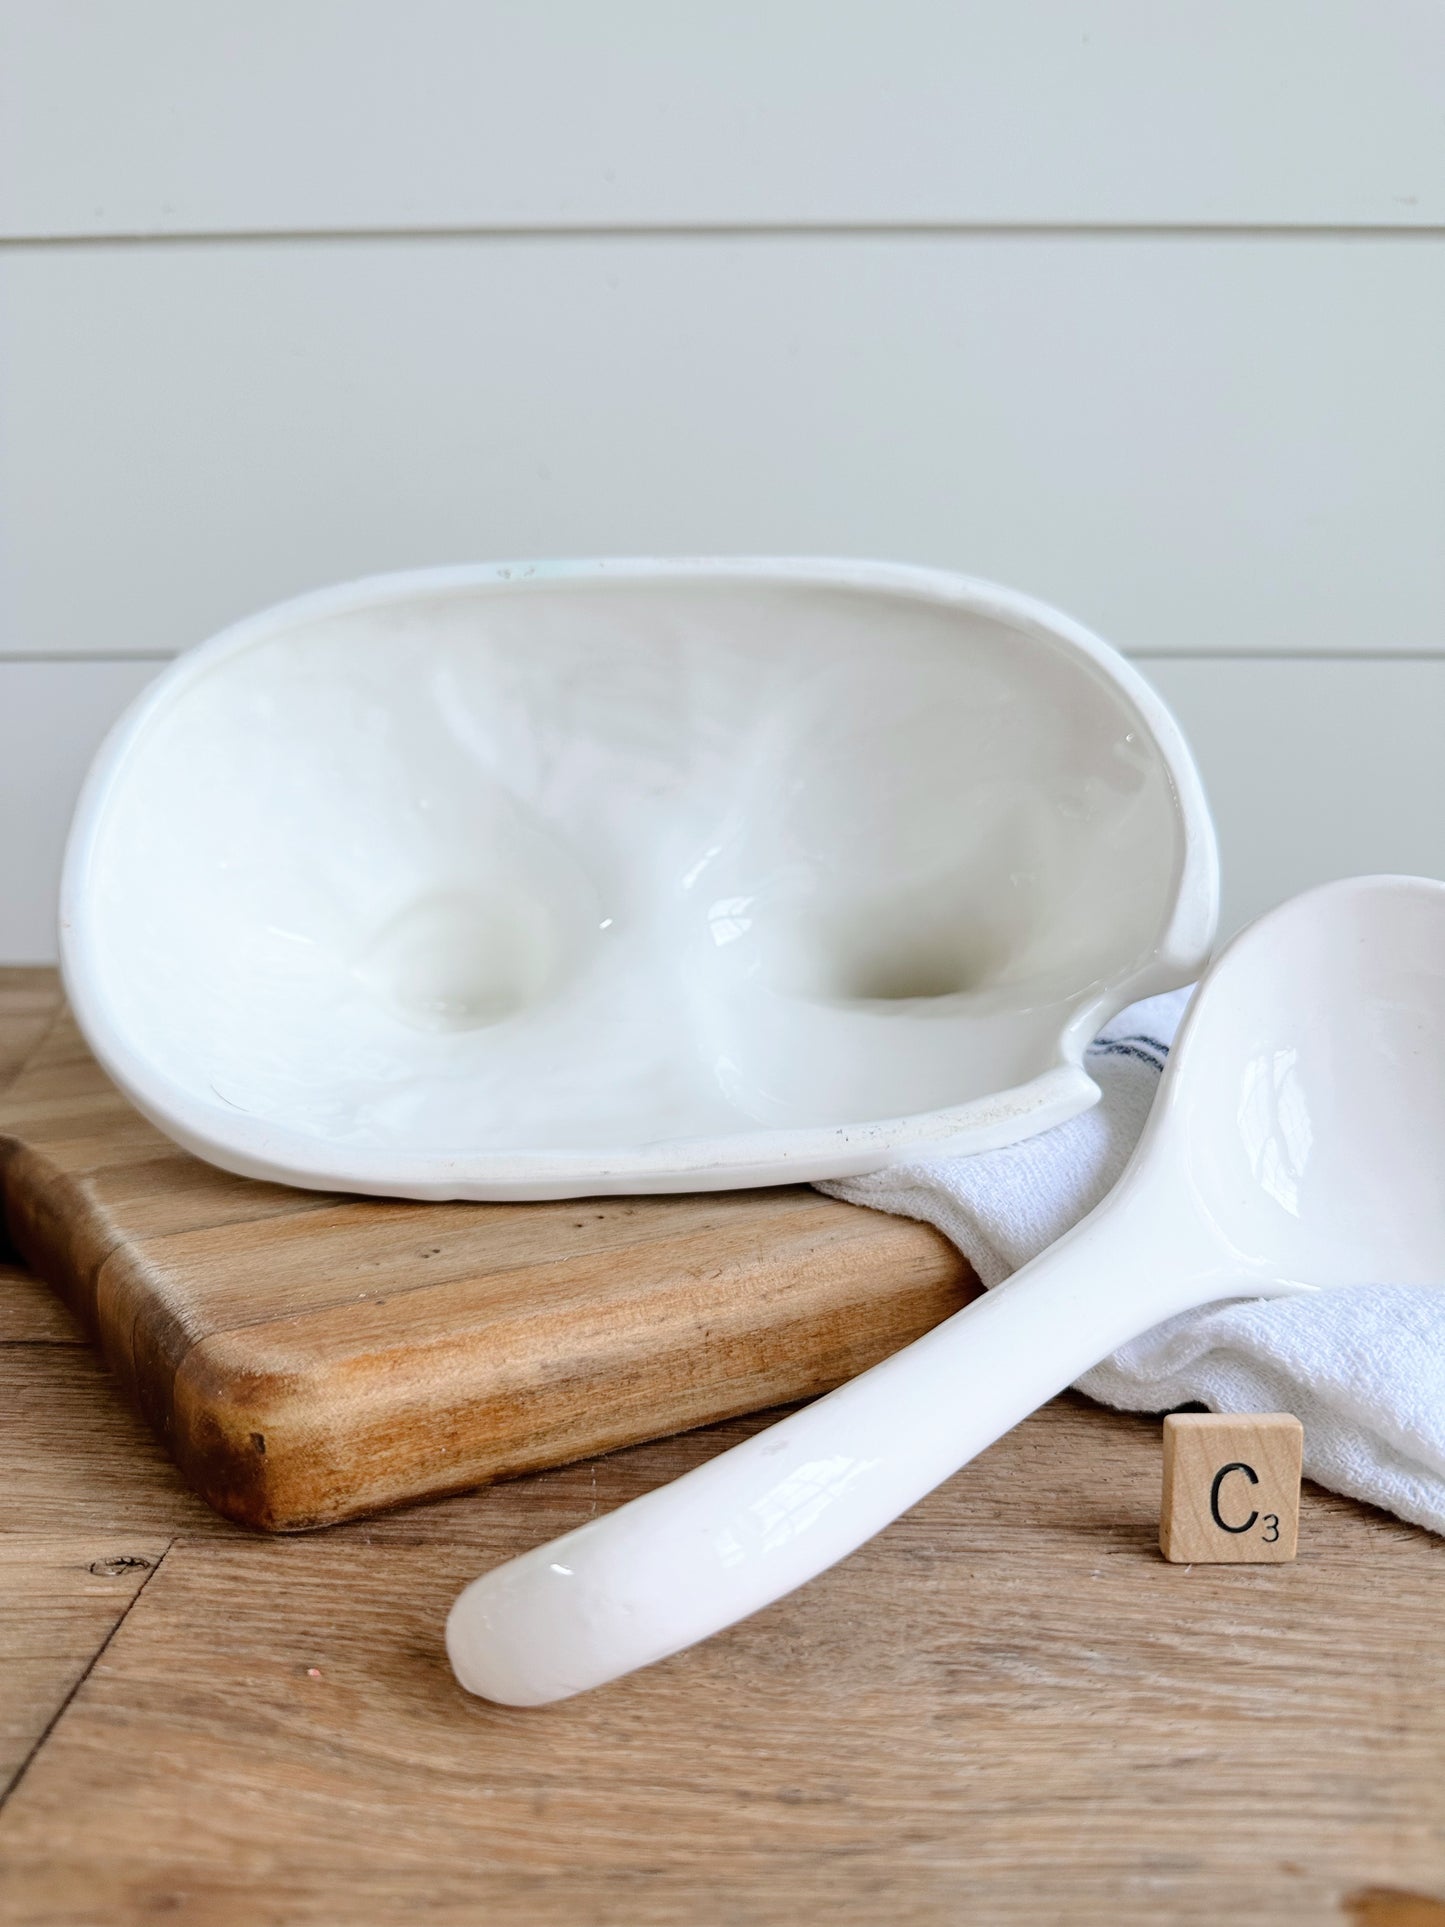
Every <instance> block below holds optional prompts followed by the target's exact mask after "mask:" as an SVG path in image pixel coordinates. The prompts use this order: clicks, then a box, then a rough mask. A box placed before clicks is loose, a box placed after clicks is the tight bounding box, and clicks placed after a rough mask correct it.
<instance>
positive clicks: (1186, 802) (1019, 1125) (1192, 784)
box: [59, 556, 1219, 1202]
mask: <svg viewBox="0 0 1445 1927" xmlns="http://www.w3.org/2000/svg"><path fill="white" fill-rule="evenodd" d="M604 577H606V578H611V579H614V580H630V581H641V580H646V579H648V578H657V577H662V578H672V579H686V578H689V577H696V578H701V579H707V578H712V579H717V578H720V577H733V578H740V579H744V580H752V581H758V582H775V583H788V582H797V583H802V584H812V585H821V586H825V587H832V588H845V589H846V588H859V589H875V590H882V591H889V592H892V593H894V594H903V595H914V596H918V597H920V598H922V599H924V600H927V601H930V602H934V603H954V604H957V605H959V606H961V607H962V608H965V609H967V610H969V611H971V612H972V613H975V614H978V615H982V616H984V617H990V618H993V619H995V620H998V621H1000V622H1002V623H1004V624H1006V625H1008V626H1010V627H1012V628H1015V629H1018V630H1021V631H1023V632H1025V633H1028V634H1032V635H1036V636H1041V637H1044V638H1047V639H1049V640H1051V641H1054V642H1062V643H1064V644H1065V645H1066V646H1068V647H1069V648H1071V649H1072V650H1074V651H1075V652H1076V653H1078V654H1079V655H1080V656H1082V657H1084V658H1085V659H1086V660H1088V661H1090V662H1092V663H1094V664H1095V665H1096V666H1098V667H1099V668H1101V669H1102V670H1103V671H1104V673H1105V674H1106V675H1107V676H1108V678H1109V679H1110V680H1111V681H1112V682H1113V684H1114V685H1115V686H1116V687H1117V688H1118V689H1119V690H1120V691H1121V692H1122V694H1123V695H1124V696H1125V697H1126V698H1127V699H1128V700H1129V702H1130V703H1132V704H1133V706H1134V708H1135V709H1136V710H1137V711H1138V713H1139V715H1140V717H1141V719H1142V720H1143V722H1144V723H1145V725H1146V726H1147V728H1148V729H1149V731H1150V733H1151V735H1152V736H1153V739H1154V742H1155V744H1156V746H1157V748H1158V751H1159V754H1160V757H1161V758H1162V760H1163V763H1164V766H1165V769H1166V771H1167V774H1168V778H1169V783H1170V787H1171V790H1172V793H1173V797H1174V801H1175V804H1176V807H1177V810H1178V814H1179V822H1180V828H1181V842H1180V862H1179V869H1178V873H1177V876H1176V879H1175V890H1174V904H1173V911H1172V914H1171V915H1170V918H1169V921H1168V923H1167V925H1166V927H1165V929H1164V930H1163V932H1162V933H1161V935H1160V938H1159V940H1158V943H1157V946H1156V948H1155V951H1154V953H1153V955H1152V956H1151V957H1150V959H1149V960H1148V961H1147V962H1146V963H1145V964H1143V965H1141V966H1140V968H1139V969H1138V970H1136V971H1135V972H1133V973H1132V974H1131V975H1130V976H1129V977H1127V978H1126V979H1124V980H1122V981H1121V982H1119V983H1117V984H1115V985H1113V986H1110V987H1109V988H1107V989H1106V990H1104V991H1102V992H1101V993H1100V995H1099V996H1098V997H1097V998H1096V999H1094V1000H1093V1001H1092V1002H1090V1003H1088V1004H1085V1005H1084V1006H1082V1007H1081V1008H1080V1009H1079V1010H1078V1011H1076V1012H1075V1014H1074V1016H1073V1018H1072V1020H1071V1021H1070V1022H1069V1024H1068V1025H1067V1026H1066V1028H1065V1029H1064V1030H1063V1031H1062V1033H1061V1035H1060V1038H1059V1047H1058V1058H1057V1062H1056V1063H1055V1064H1054V1065H1052V1066H1051V1067H1050V1068H1049V1069H1047V1070H1045V1071H1043V1072H1041V1073H1040V1074H1039V1075H1038V1076H1036V1077H1034V1078H1031V1079H1030V1080H1028V1081H1027V1082H1026V1083H1024V1084H1020V1085H1017V1086H1015V1087H1013V1088H1011V1089H1008V1090H1004V1091H1000V1092H996V1093H991V1094H990V1095H988V1096H987V1097H982V1098H975V1099H973V1100H971V1101H969V1102H967V1103H963V1104H959V1105H956V1106H951V1107H947V1108H944V1109H940V1110H933V1111H927V1112H921V1113H916V1114H913V1115H909V1116H903V1117H893V1118H886V1119H882V1120H878V1121H872V1122H867V1123H855V1124H846V1125H838V1126H827V1125H820V1126H809V1127H802V1128H795V1127H778V1126H766V1125H760V1126H757V1127H756V1128H754V1129H751V1130H744V1131H738V1132H730V1133H728V1134H727V1135H726V1136H723V1137H715V1138H704V1137H690V1138H681V1139H676V1140H673V1141H671V1142H668V1141H662V1142H654V1143H651V1144H647V1145H639V1146H634V1147H630V1148H628V1149H626V1150H616V1151H614V1150H577V1151H546V1152H542V1151H536V1152H519V1153H505V1154H502V1153H497V1152H495V1151H487V1152H478V1153H469V1154H466V1155H452V1154H447V1153H439V1152H427V1151H416V1152H397V1151H395V1150H386V1151H376V1152H370V1151H366V1150H359V1149H357V1148H355V1147H350V1146H348V1147H346V1148H345V1150H344V1152H341V1148H340V1147H336V1146H331V1145H327V1144H324V1143H318V1142H317V1141H316V1140H315V1139H314V1138H312V1137H309V1136H307V1135H306V1134H304V1133H301V1132H297V1131H294V1130H290V1129H282V1128H276V1127H272V1126H268V1125H267V1124H266V1123H265V1122H264V1121H263V1120H260V1119H251V1118H244V1117H238V1118H234V1119H228V1125H229V1127H230V1131H231V1136H230V1137H229V1138H228V1139H226V1140H221V1139H218V1138H217V1137H216V1136H215V1135H214V1133H213V1131H212V1130H211V1128H210V1126H209V1121H208V1118H207V1114H206V1109H205V1107H204V1106H202V1105H199V1104H197V1103H195V1102H193V1101H192V1100H191V1099H190V1098H189V1097H188V1096H187V1094H185V1093H183V1092H177V1091H176V1089H175V1087H174V1085H173V1084H172V1083H171V1082H170V1081H169V1080H167V1079H164V1078H160V1077H157V1076H156V1075H155V1074H154V1073H153V1071H152V1069H151V1067H150V1065H149V1064H148V1062H147V1061H146V1060H145V1059H144V1058H143V1057H142V1056H141V1054H140V1053H138V1052H135V1051H133V1050H132V1049H131V1048H130V1047H129V1046H128V1045H127V1044H126V1042H125V1041H124V1040H123V1039H122V1038H120V1037H119V1036H117V1035H116V1034H115V1031H114V1026H113V1024H112V1023H111V1022H110V1019H109V1017H108V1014H107V1010H106V1003H105V997H104V993H103V990H102V987H101V986H102V972H101V970H100V967H99V965H98V962H97V960H96V954H95V947H94V946H95V938H94V935H93V933H92V931H91V930H90V929H89V927H88V925H87V920H86V916H85V903H86V896H87V881H88V876H89V872H90V866H91V863H92V860H93V857H94V853H95V846H96V841H97V837H98V834H99V830H100V826H101V824H102V822H103V820H104V816H105V811H106V805H107V802H108V799H109V796H110V793H111V790H112V786H113V785H114V784H115V782H116V780H117V778H118V776H119V774H120V772H121V769H122V767H123V765H124V763H125V761H126V758H127V757H128V755H129V753H130V751H131V748H132V746H133V745H134V744H135V742H136V741H137V739H138V738H139V736H140V735H141V734H142V732H143V731H144V729H145V728H146V726H147V724H148V723H149V722H150V720H151V718H152V716H153V714H154V713H155V712H156V711H157V710H158V709H159V708H160V707H161V706H162V705H164V704H166V703H169V702H170V701H171V700H172V699H173V698H174V697H175V696H176V695H177V693H178V692H179V691H180V690H182V689H183V688H184V687H186V686H187V685H188V684H189V683H191V682H194V681H196V680H198V679H199V678H200V677H202V676H205V675H207V674H208V673H210V671H211V670H212V669H214V668H215V667H216V666H217V665H218V664H219V663H221V662H222V661H224V660H226V659H227V658H228V657H229V656H232V655H235V654H238V653H240V652H241V651H243V650H245V649H248V648H251V647H253V646H254V645H256V644H257V643H260V642H264V641H267V640H270V639H272V638H274V637H276V636H278V635H280V634H282V633H284V632H285V631H286V630H288V629H290V628H292V627H293V626H294V625H295V624H296V623H298V622H301V621H308V622H309V621H317V620H322V619H325V618H328V617H333V616H338V615H343V614H347V613H350V612H352V611H355V610H358V609H365V608H374V607H377V606H379V605H382V604H385V603H388V602H401V601H406V600H408V599H410V598H413V597H416V596H418V595H426V594H433V593H436V592H447V591H454V590H467V589H476V588H485V587H487V586H489V585H493V584H495V585H496V586H498V587H499V588H501V587H505V586H508V585H515V584H516V583H518V582H519V580H522V579H526V580H530V581H534V582H536V581H548V580H551V581H561V580H569V579H570V580H576V579H579V578H584V579H585V578H604ZM1218 913H1219V861H1218V850H1217V844H1216V840H1215V834H1214V826H1213V823H1212V820H1211V818H1210V814H1209V808H1208V804H1207V802H1206V800H1205V796H1204V790H1203V785H1202V784H1201V782H1200V779H1199V775H1198V772H1197V770H1196V769H1195V767H1194V763H1193V759H1192V757H1191V755H1190V753H1189V750H1188V747H1187V745H1186V743H1185V741H1184V737H1183V734H1182V732H1181V731H1180V729H1179V726H1178V724H1177V723H1176V722H1175V721H1174V718H1173V716H1172V715H1171V714H1170V712H1169V710H1168V709H1167V707H1166V706H1165V704H1164V702H1163V701H1162V699H1161V698H1160V697H1159V696H1158V695H1157V694H1156V693H1155V692H1154V690H1153V689H1152V688H1151V687H1150V686H1149V684H1148V683H1147V682H1146V681H1145V680H1144V678H1143V677H1142V676H1140V675H1139V674H1138V672H1137V671H1136V670H1135V669H1134V668H1133V667H1132V665H1131V664H1130V663H1129V662H1127V661H1126V660H1125V658H1124V657H1122V656H1121V655H1120V654H1119V653H1118V652H1117V651H1116V650H1114V649H1112V648H1111V647H1110V646H1109V645H1108V644H1107V643H1105V642H1103V641H1102V640H1101V639H1100V638H1099V637H1097V636H1095V635H1094V634H1093V633H1092V632H1091V631H1090V630H1088V629H1086V628H1084V627H1083V625H1082V624H1080V623H1078V622H1075V621H1074V620H1073V619H1072V618H1071V617H1069V616H1067V615H1065V614H1063V613H1062V612H1061V611H1059V610H1056V609H1053V608H1051V607H1050V606H1049V605H1047V604H1045V603H1043V602H1040V601H1037V600H1035V599H1034V598H1033V597H1030V596H1026V595H1023V594H1021V593H1019V592H1018V591H1015V590H1012V589H1007V588H1003V587H1001V586H999V585H997V584H995V583H991V582H985V581H980V580H978V579H976V578H973V577H969V576H964V575H960V574H956V573H954V572H953V571H950V570H941V569H930V568H922V567H915V566H912V565H908V564H900V563H886V562H874V561H855V560H851V559H849V560H831V559H827V558H814V557H786V558H778V557H766V556H765V557H722V558H710V557H686V558H608V559H602V560H589V561H542V562H510V563H507V562H499V563H483V564H464V565H460V566H456V567H447V568H431V569H418V570H408V571H404V572H400V573H395V574H386V575H378V576H368V577H363V578H360V579H358V580H355V581H351V582H346V583H341V584H337V585H335V586H333V587H328V588H325V589H321V590H317V591H313V592H311V593H309V594H305V595H302V596H298V597H294V598H292V599H291V600H289V601H287V602H284V603H279V604H276V605H274V606H272V607H271V608H268V609H266V610H263V611H262V612H261V613H259V614H257V615H254V616H251V617H248V618H246V619H244V620H243V621H241V622H238V623H235V624H233V625H232V626H230V627H229V628H227V629H225V630H223V631H221V632H220V633H219V634H218V635H216V636H214V637H212V638H210V639H209V640H208V641H206V642H203V643H201V644H198V645H196V646H195V647H194V648H191V649H189V650H187V651H186V652H185V653H184V654H183V655H181V656H180V657H178V658H177V659H176V660H175V661H174V662H173V663H172V664H171V665H170V666H169V667H168V668H167V669H166V670H165V671H163V672H162V674H161V676H160V677H159V678H158V679H157V680H156V682H154V683H153V684H151V685H150V686H149V687H148V688H147V689H145V690H144V691H142V693H141V694H140V696H139V697H138V698H137V699H136V701H135V702H134V703H133V704H132V705H131V706H130V708H129V709H128V710H127V711H126V712H125V713H124V714H123V715H122V716H121V718H120V719H119V721H118V722H117V723H116V724H115V726H114V727H113V728H112V730H111V731H110V733H109V735H108V736H107V737H106V739H105V740H104V742H103V743H102V745H101V747H100V750H99V751H98V752H97V754H96V756H95V759H94V761H93V762H92V764H91V767H90V770H89V773H88V774H87V777H86V779H85V782H84V784H83V786H82V789H81V793H80V798H79V801H78V803H77V805H76V810H75V815H74V818H73V820H72V824H71V829H70V835H69V839H68V842H67V845H66V851H65V861H64V867H63V872H62V878H61V890H60V929H59V943H60V964H61V975H62V979H63V982H64V986H65V990H66V995H67V997H68V999H69V1002H70V1006H71V1009H72V1011H73V1012H74V1015H75V1018H76V1021H77V1022H78V1024H79V1025H80V1028H81V1031H82V1033H83V1034H84V1036H85V1038H86V1040H87V1042H88V1043H89V1045H90V1048H91V1050H92V1051H93V1052H94V1054H95V1056H96V1058H97V1060H98V1061H99V1063H100V1064H101V1066H102V1068H103V1069H104V1070H105V1071H106V1072H107V1074H108V1075H109V1076H110V1077H111V1078H112V1079H113V1081H114V1082H115V1083H116V1085H117V1086H118V1087H119V1088H120V1090H121V1091H122V1092H123V1093H124V1094H125V1096H126V1097H127V1098H129V1100H130V1101H131V1103H133V1104H134V1105H135V1107H136V1109H137V1110H139V1111H140V1112H141V1113H142V1115H143V1116H145V1117H146V1118H148V1119H149V1120H150V1121H151V1122H152V1123H153V1124H155V1125H156V1126H157V1127H158V1128H159V1129H160V1130H162V1131H164V1132H165V1133H166V1135H167V1136H168V1137H170V1138H172V1139H173V1140H174V1141H175V1142H176V1143H178V1144H180V1145H181V1146H182V1147H183V1148H184V1149H185V1150H188V1151H191V1152H193V1153H194V1154H195V1155H196V1156H197V1157H200V1158H203V1159H205V1160H206V1161H207V1162H208V1163H211V1164H214V1165H217V1166H219V1167H220V1168H221V1169H223V1170H228V1171H232V1172H235V1173H236V1174H237V1175H239V1176H242V1177H248V1178H255V1179H259V1180H262V1181H266V1182H271V1183H278V1184H290V1185H301V1186H305V1187H308V1188H313V1189H318V1190H335V1191H348V1192H359V1193H363V1194H367V1195H371V1196H380V1197H406V1198H416V1199H423V1200H430V1201H442V1200H448V1199H456V1200H471V1201H477V1202H482V1201H505V1200H513V1201H526V1200H540V1199H553V1198H567V1197H585V1196H608V1195H626V1194H629V1193H661V1192H682V1191H710V1190H730V1189H739V1188H750V1187H757V1186H763V1185H774V1184H796V1183H807V1182H810V1181H813V1180H817V1179H832V1178H843V1177H854V1176H860V1175H863V1174H865V1173H867V1172H871V1171H877V1170H881V1169H884V1168H885V1167H887V1166H889V1165H892V1164H896V1163H900V1162H902V1161H904V1160H905V1159H918V1158H930V1157H933V1158H936V1157H947V1156H957V1155H961V1154H964V1153H972V1152H978V1151H991V1150H997V1149H1000V1148H1001V1147H1003V1146H1005V1145H1008V1144H1013V1143H1017V1142H1019V1141H1020V1140H1022V1139H1024V1138H1028V1137H1032V1136H1035V1135H1036V1134H1037V1133H1039V1132H1041V1131H1045V1130H1048V1129H1050V1128H1052V1127H1053V1126H1054V1125H1056V1124H1061V1123H1064V1122H1066V1121H1067V1120H1068V1119H1069V1118H1071V1117H1074V1116H1077V1115H1078V1114H1079V1113H1080V1112H1082V1111H1084V1110H1087V1109H1089V1108H1090V1107H1091V1106H1092V1105H1093V1104H1095V1103H1096V1102H1097V1101H1098V1097H1099V1091H1098V1087H1097V1086H1096V1085H1095V1084H1094V1082H1093V1080H1092V1079H1091V1078H1090V1077H1089V1076H1088V1074H1087V1073H1086V1072H1085V1070H1084V1068H1083V1054H1084V1050H1085V1048H1086V1046H1087V1045H1088V1043H1089V1042H1090V1041H1091V1039H1092V1038H1093V1037H1094V1035H1095V1034H1096V1032H1097V1031H1098V1030H1099V1028H1100V1027H1101V1026H1102V1025H1103V1024H1104V1023H1106V1022H1107V1021H1108V1020H1109V1018H1110V1017H1112V1016H1114V1015H1115V1014H1116V1013H1117V1012H1118V1011H1119V1010H1122V1009H1123V1008H1125V1007H1126V1006H1127V1005H1129V1004H1131V1003H1135V1002H1137V1001H1138V1000H1139V999H1141V998H1144V997H1149V996H1153V995H1156V994H1157V993H1159V992H1161V991H1165V990H1172V989H1175V988H1177V987H1179V986H1180V985H1182V984H1186V983H1189V982H1192V981H1193V979H1194V978H1195V977H1197V976H1198V975H1199V973H1200V971H1201V970H1202V969H1203V968H1204V966H1205V964H1206V963H1207V961H1208V958H1209V954H1210V949H1211V947H1212V944H1213V941H1214V936H1215V930H1216V926H1217V922H1218Z"/></svg>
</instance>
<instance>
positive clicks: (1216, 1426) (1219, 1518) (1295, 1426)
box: [1159, 1412, 1304, 1565]
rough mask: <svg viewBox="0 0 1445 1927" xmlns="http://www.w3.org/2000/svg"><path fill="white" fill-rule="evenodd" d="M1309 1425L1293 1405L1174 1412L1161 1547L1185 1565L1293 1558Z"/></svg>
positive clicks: (1167, 1427) (1168, 1426)
mask: <svg viewBox="0 0 1445 1927" xmlns="http://www.w3.org/2000/svg"><path fill="white" fill-rule="evenodd" d="M1303 1449H1304V1427H1303V1426H1302V1425H1301V1424H1300V1422H1299V1420H1298V1419H1297V1418H1295V1417H1293V1416H1292V1414H1290V1413H1288V1412H1250V1413H1245V1414H1239V1413H1230V1412H1171V1413H1170V1415H1169V1416H1168V1418H1166V1419H1165V1421H1164V1499H1163V1504H1162V1505H1161V1507H1160V1510H1159V1550H1160V1551H1161V1552H1162V1553H1163V1554H1164V1557H1165V1558H1166V1559H1172V1560H1173V1561H1174V1562H1175V1563H1176V1564H1179V1565H1182V1564H1185V1563H1189V1562H1192V1563H1194V1564H1196V1565H1226V1564H1227V1565H1259V1564H1264V1563H1266V1562H1272V1561H1275V1560H1284V1559H1293V1558H1294V1556H1295V1545H1296V1542H1297V1539H1298V1536H1299V1481H1300V1456H1301V1453H1302V1451H1303Z"/></svg>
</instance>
